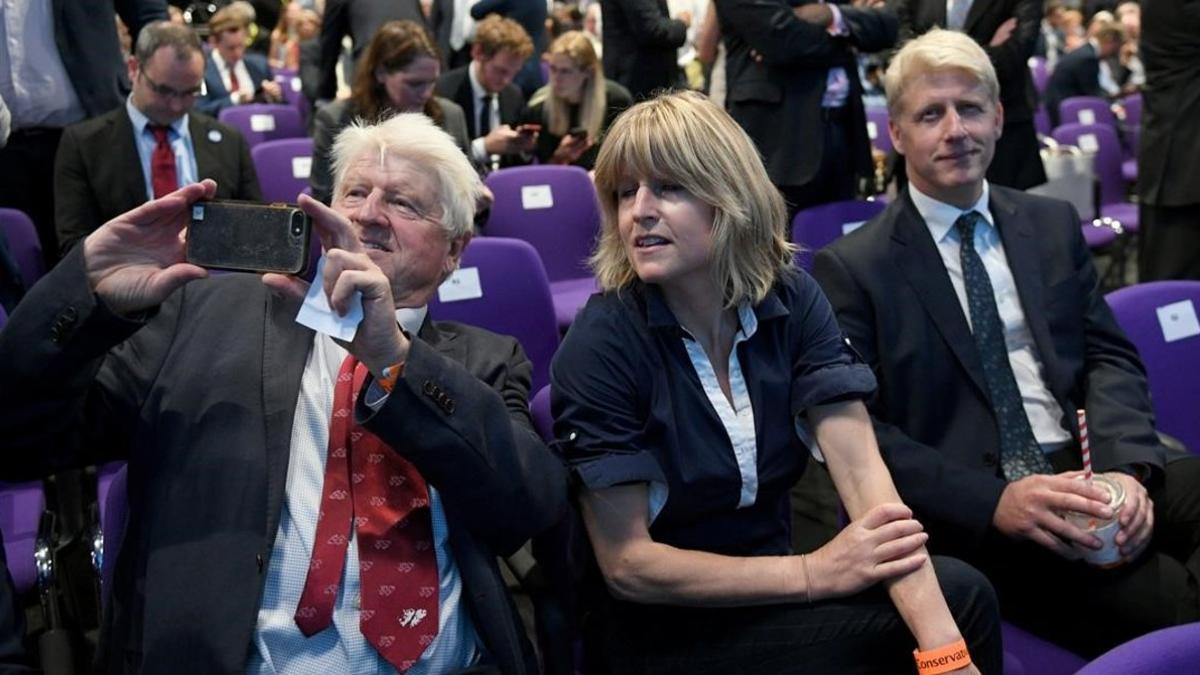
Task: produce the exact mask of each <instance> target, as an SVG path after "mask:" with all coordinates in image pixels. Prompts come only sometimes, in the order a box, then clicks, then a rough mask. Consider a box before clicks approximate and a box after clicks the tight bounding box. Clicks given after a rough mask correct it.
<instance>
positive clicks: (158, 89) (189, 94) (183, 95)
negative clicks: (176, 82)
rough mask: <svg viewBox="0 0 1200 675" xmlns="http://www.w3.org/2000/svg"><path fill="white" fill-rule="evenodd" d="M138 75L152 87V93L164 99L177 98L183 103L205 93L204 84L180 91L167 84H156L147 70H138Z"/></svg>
mask: <svg viewBox="0 0 1200 675" xmlns="http://www.w3.org/2000/svg"><path fill="white" fill-rule="evenodd" d="M138 75H140V76H141V77H142V78H143V79H145V80H146V83H147V84H149V85H150V91H152V92H154V94H155V95H156V96H161V97H163V98H177V99H179V100H181V101H186V100H189V99H193V98H195V97H197V96H199V95H201V94H203V93H204V83H203V82H201V83H200V84H199V85H198V86H195V87H192V88H191V89H186V90H184V91H180V90H178V89H176V88H174V87H168V86H167V85H165V84H159V83H157V82H155V81H154V80H152V79H150V76H149V75H147V74H146V71H145V70H138Z"/></svg>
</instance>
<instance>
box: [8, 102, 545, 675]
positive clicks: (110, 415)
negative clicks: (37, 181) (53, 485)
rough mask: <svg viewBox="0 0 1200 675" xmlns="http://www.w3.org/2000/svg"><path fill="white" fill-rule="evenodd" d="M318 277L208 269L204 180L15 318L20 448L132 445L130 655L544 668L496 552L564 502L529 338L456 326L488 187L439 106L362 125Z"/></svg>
mask: <svg viewBox="0 0 1200 675" xmlns="http://www.w3.org/2000/svg"><path fill="white" fill-rule="evenodd" d="M334 170H335V177H336V189H335V195H334V200H333V206H332V208H329V207H325V206H323V205H322V204H320V203H318V202H316V201H314V200H312V199H309V198H307V197H301V198H300V206H301V208H303V209H304V210H305V211H306V212H308V213H309V214H310V215H311V216H312V217H313V221H314V224H315V226H316V229H317V231H318V233H319V234H320V237H321V242H322V245H323V247H324V256H325V257H324V265H323V266H322V267H321V276H320V277H319V278H317V279H315V280H314V281H313V283H316V284H320V285H321V287H322V289H323V291H324V293H325V294H326V297H327V298H328V300H329V303H330V305H331V306H332V307H333V308H334V309H335V311H337V312H339V313H345V312H346V311H347V308H348V306H349V304H350V303H351V301H352V296H355V295H359V294H360V295H361V304H362V320H361V322H360V323H359V324H358V327H357V333H356V335H355V337H354V338H353V339H352V340H351V341H349V342H342V341H339V340H335V339H333V338H331V337H329V336H326V335H323V334H320V333H314V332H313V331H312V330H309V329H307V328H305V327H303V326H301V325H299V324H297V323H296V321H295V320H294V319H295V317H296V315H297V310H298V308H299V306H300V304H301V300H302V297H303V295H304V294H305V292H306V290H307V289H308V282H306V281H304V280H302V279H299V278H296V277H287V276H282V275H274V274H268V275H265V276H264V277H262V278H261V279H260V278H258V277H256V276H253V275H247V274H237V275H224V276H221V277H219V278H208V279H206V278H205V277H206V276H207V272H206V271H205V270H204V269H201V268H199V267H196V266H194V265H191V264H188V263H186V262H184V247H183V243H182V242H183V240H184V238H185V236H186V228H187V225H188V220H189V218H188V217H189V214H190V213H191V207H192V204H193V203H194V202H196V201H197V200H200V199H204V198H211V197H212V195H213V193H214V190H215V188H216V185H215V184H214V183H213V182H212V181H204V182H202V183H197V184H194V185H189V186H187V187H185V188H182V189H180V190H178V191H177V192H174V193H172V194H170V195H168V196H166V197H163V198H161V199H158V200H155V201H152V202H149V203H147V204H145V205H143V206H141V207H139V208H137V209H135V210H133V211H130V212H128V213H126V214H124V215H122V216H119V217H117V218H115V219H113V220H112V221H110V222H108V223H107V224H105V225H104V226H103V227H101V228H99V229H98V230H96V231H95V232H94V233H92V234H91V235H90V236H89V237H88V238H87V239H86V240H85V242H84V244H83V246H79V247H77V248H76V249H75V250H74V251H73V252H72V254H71V255H70V256H68V258H67V259H65V260H64V261H63V263H62V264H60V265H59V266H58V267H57V268H56V269H55V270H54V271H53V272H52V273H51V274H50V275H48V276H47V277H46V278H45V279H44V281H43V282H42V283H41V284H39V285H38V286H37V287H35V288H34V289H33V291H32V292H31V293H30V295H29V297H28V299H27V301H26V302H24V303H22V305H21V306H20V307H19V308H18V310H17V311H16V312H15V313H14V315H13V316H12V320H11V323H10V324H9V326H8V327H7V328H6V330H5V332H4V333H3V334H0V353H2V354H3V356H2V357H0V378H2V379H3V381H4V383H5V384H4V387H3V388H2V389H3V391H2V392H0V410H3V412H2V413H0V435H2V437H3V438H5V439H7V441H8V445H9V446H10V447H9V451H8V452H7V453H5V454H4V461H5V462H6V463H7V464H8V465H9V467H10V468H12V467H14V466H16V465H19V466H20V468H23V469H25V470H28V471H36V470H44V469H46V468H55V467H60V466H63V465H66V464H71V463H76V464H79V463H91V462H95V461H96V460H97V458H98V457H97V456H98V455H99V456H103V455H106V454H107V455H109V456H112V455H119V456H123V457H125V458H127V459H128V461H129V465H128V466H129V474H128V475H129V482H128V495H129V504H130V509H129V517H128V525H127V529H126V532H125V538H124V543H123V546H122V547H121V551H120V553H119V557H118V560H117V567H116V573H115V579H114V582H113V584H112V588H111V596H112V600H111V604H110V605H109V607H110V611H108V612H107V613H106V615H107V616H106V623H105V627H104V630H105V639H104V640H103V645H104V654H103V655H102V658H101V661H102V669H103V672H112V673H116V672H137V671H145V672H165V671H171V672H204V673H235V672H237V673H243V672H250V673H276V672H281V673H290V672H328V673H338V672H342V673H349V672H353V673H362V672H371V673H389V672H402V673H452V672H459V671H464V670H470V672H504V673H532V672H536V665H535V662H534V659H533V656H532V650H531V649H530V646H529V643H528V640H526V639H525V637H524V636H523V635H522V633H521V630H520V628H519V623H518V621H517V619H516V617H515V614H514V613H513V611H512V605H511V603H510V601H509V598H508V597H507V595H506V591H505V587H504V583H503V581H502V580H501V578H500V575H499V572H498V570H497V567H496V563H495V561H496V557H497V556H498V555H504V554H507V553H510V552H512V551H513V550H514V549H516V548H517V547H518V546H520V545H521V543H522V542H524V541H525V540H526V539H528V538H529V537H530V536H532V535H533V534H535V533H537V532H538V531H539V530H540V529H541V528H543V527H544V526H546V525H548V524H550V523H552V522H554V521H555V520H556V519H557V518H558V517H559V516H560V515H561V512H562V510H563V508H564V506H565V499H566V497H565V484H566V480H565V474H564V471H563V469H562V467H561V465H560V464H559V462H558V461H557V460H556V459H555V458H554V457H553V455H552V454H551V453H550V452H549V450H548V449H547V448H546V447H545V445H543V444H542V442H541V441H540V440H539V438H538V436H537V435H536V434H535V433H534V431H533V430H532V425H531V423H530V419H529V411H528V405H527V395H528V389H529V382H530V373H531V366H530V363H529V360H528V359H527V358H526V357H525V355H524V354H523V353H522V351H521V348H520V346H519V345H518V344H517V343H516V341H515V340H513V339H511V338H507V337H501V336H498V335H494V334H491V333H488V332H486V331H483V330H480V329H476V328H471V327H468V326H463V325H458V324H452V323H441V322H434V321H431V320H430V319H429V318H428V316H427V315H426V303H427V302H428V300H429V298H430V297H431V296H432V294H433V293H434V292H435V290H436V289H437V287H438V285H439V284H440V283H441V282H442V280H443V279H445V278H446V276H447V275H448V274H450V273H451V272H452V271H453V270H454V269H455V268H456V267H457V265H458V261H459V259H460V257H461V255H462V252H463V248H464V246H465V245H466V243H467V241H468V240H469V239H470V236H471V232H472V218H473V215H474V204H475V199H476V196H477V195H478V193H479V191H480V189H481V184H480V182H479V179H478V178H477V176H476V174H475V172H474V170H473V169H472V167H471V165H470V163H469V162H468V161H467V159H466V157H465V156H464V155H463V154H462V152H461V151H460V150H459V149H458V148H457V147H456V146H455V145H454V142H453V141H452V140H451V139H450V138H449V137H448V136H447V135H446V134H445V133H444V132H442V131H441V130H439V129H438V128H437V127H435V126H434V125H433V124H432V123H431V122H430V121H429V120H428V119H427V118H425V117H423V116H421V115H412V114H410V115H398V116H396V117H394V118H392V119H390V120H388V121H387V122H384V123H382V124H379V125H377V126H371V127H367V126H353V127H351V128H349V129H347V130H346V131H344V132H343V133H342V134H341V135H340V136H339V137H338V140H337V142H336V143H335V147H334Z"/></svg>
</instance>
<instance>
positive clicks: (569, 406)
mask: <svg viewBox="0 0 1200 675" xmlns="http://www.w3.org/2000/svg"><path fill="white" fill-rule="evenodd" d="M595 178H596V189H597V192H598V194H599V196H600V203H601V207H602V210H603V214H604V221H603V226H602V230H601V235H600V239H599V242H598V244H597V250H596V252H595V254H594V256H593V258H592V265H593V268H594V269H595V271H596V275H597V278H598V280H599V282H600V285H601V287H602V288H603V289H604V290H603V293H601V294H600V295H597V296H594V297H593V298H592V299H591V301H590V302H589V303H588V305H587V306H586V308H585V309H584V310H583V312H582V313H581V314H580V315H579V317H577V318H576V320H575V323H574V324H573V325H572V327H571V330H570V332H569V333H568V334H567V337H566V340H565V341H564V343H563V345H562V347H561V348H560V350H559V353H558V356H557V357H556V358H555V361H554V366H553V375H552V377H553V410H554V414H555V418H556V423H555V433H556V436H557V438H558V439H559V443H560V444H561V446H562V449H563V452H564V454H565V457H566V459H567V461H568V463H569V465H570V468H571V470H572V472H573V474H574V476H575V478H576V484H577V485H579V486H580V496H579V505H580V507H581V513H582V516H583V521H584V524H585V526H586V529H587V534H588V537H589V539H590V541H591V544H592V548H593V551H594V553H595V557H596V561H597V562H598V564H599V569H600V571H601V573H602V575H603V578H604V581H605V584H604V587H605V590H602V591H601V593H600V595H601V599H600V601H599V602H598V604H597V606H596V607H595V608H594V611H593V612H592V613H591V614H590V615H589V617H590V618H589V622H588V625H587V628H586V635H587V641H588V644H589V647H597V649H594V650H591V651H592V653H595V654H603V655H604V658H606V659H607V662H606V663H604V664H603V666H602V667H604V668H607V669H608V670H609V671H610V672H618V673H663V672H681V673H684V672H686V673H689V674H691V673H709V672H711V673H728V672H749V673H773V674H775V673H792V672H808V673H839V674H841V673H901V672H912V671H913V658H914V655H913V651H914V649H916V650H918V652H917V660H918V663H925V664H928V663H930V662H938V661H941V662H943V663H950V664H953V665H954V666H955V667H954V668H952V669H945V670H936V669H934V670H930V669H921V672H923V673H928V672H961V673H978V672H984V673H999V672H1000V669H1001V660H1002V658H1001V648H1000V636H999V614H998V610H997V606H996V600H995V595H994V594H993V592H992V590H991V587H990V586H989V585H988V582H987V580H986V579H985V578H984V577H983V576H982V575H981V574H980V573H979V572H977V571H976V570H974V569H973V568H971V567H969V566H967V565H966V564H964V563H961V562H959V561H957V560H952V559H948V558H933V559H931V558H930V557H929V556H928V555H927V554H926V552H925V548H924V543H925V541H926V539H927V537H926V535H925V534H924V532H922V528H921V525H920V523H918V522H917V521H915V520H913V519H912V517H911V511H910V510H909V509H908V508H907V507H905V506H904V505H903V504H902V503H901V502H900V497H899V496H898V494H897V493H896V490H895V487H894V486H893V484H892V480H891V477H890V475H889V474H888V471H887V469H886V468H885V466H884V464H883V461H882V459H881V458H880V454H879V451H878V448H877V446H876V443H875V436H874V433H873V431H872V427H871V421H870V419H869V418H868V415H867V411H866V408H865V406H864V405H863V403H862V399H863V398H865V397H867V396H870V395H871V394H872V392H873V391H874V389H875V378H874V377H873V375H872V374H871V371H870V369H869V368H868V367H867V366H865V365H864V364H863V363H862V362H861V361H860V360H859V359H858V358H857V357H856V356H855V354H854V352H853V351H852V350H851V349H850V348H849V347H848V346H847V345H846V343H845V342H844V341H843V339H842V334H841V332H840V331H839V329H838V325H837V322H836V320H835V319H834V315H833V312H832V310H831V309H830V306H829V303H828V301H826V299H825V296H824V295H823V294H822V293H821V291H820V289H819V288H818V287H817V285H816V283H815V282H814V281H813V280H812V279H811V278H810V277H809V276H807V275H806V274H804V273H802V272H800V271H798V270H796V269H795V268H794V267H793V264H792V255H793V249H792V246H791V245H789V244H788V243H787V242H786V241H785V240H784V239H783V237H782V235H781V232H782V231H783V228H782V227H780V223H781V222H782V221H783V219H784V217H785V211H784V204H783V199H782V197H781V196H780V194H779V192H778V191H777V190H776V189H775V188H774V187H773V186H772V185H771V182H770V180H769V179H768V177H767V174H766V171H765V169H764V168H763V165H762V161H761V159H760V158H759V155H758V153H757V152H756V151H755V149H754V145H753V143H752V142H751V140H750V138H749V137H748V136H747V135H746V134H745V132H743V131H742V129H741V128H740V127H739V126H738V125H737V124H736V123H735V122H734V121H733V119H732V118H731V117H729V115H728V114H726V113H725V111H724V110H722V109H720V108H718V107H717V106H716V105H714V104H713V103H711V102H710V101H708V100H707V99H705V98H704V97H703V96H700V95H698V94H694V93H677V94H671V95H667V96H663V97H660V98H657V99H653V100H650V101H647V102H644V103H640V104H638V105H636V106H634V107H633V108H631V109H629V110H628V111H626V112H625V113H624V114H623V115H622V116H621V117H619V118H618V119H617V121H616V122H615V123H614V125H613V127H612V129H611V130H610V131H609V133H608V135H607V137H606V138H605V141H604V147H603V148H602V149H601V151H600V155H599V158H598V159H597V162H596V169H595ZM810 453H812V454H813V455H816V456H818V458H821V457H822V456H823V459H824V461H825V462H826V463H827V464H828V466H829V469H830V473H831V474H832V476H833V479H834V483H835V485H836V486H837V488H838V492H839V494H840V496H841V498H842V501H843V503H844V504H845V507H846V511H847V512H848V514H849V516H850V518H851V519H852V522H851V523H850V525H848V526H847V527H846V528H845V529H844V530H843V531H842V532H841V533H840V534H839V535H838V536H837V537H836V538H834V539H833V541H831V542H830V543H828V544H826V545H825V546H823V547H821V548H819V549H817V550H816V551H813V552H811V553H808V554H805V555H795V552H793V551H792V550H791V547H790V536H789V529H790V523H789V514H790V511H789V500H788V491H789V489H790V488H791V486H792V485H793V484H794V483H795V482H796V479H797V478H798V477H799V476H800V475H801V474H802V473H803V471H804V467H805V465H806V463H807V461H808V455H809V454H810ZM939 582H940V584H941V586H940V588H939ZM972 660H973V661H974V663H972Z"/></svg>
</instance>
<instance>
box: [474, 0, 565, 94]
mask: <svg viewBox="0 0 1200 675" xmlns="http://www.w3.org/2000/svg"><path fill="white" fill-rule="evenodd" d="M490 14H499V15H500V16H503V17H507V18H509V19H512V20H513V21H516V22H517V23H519V24H521V28H524V29H525V33H526V34H527V35H529V39H530V40H531V41H532V42H533V53H532V54H531V55H530V56H529V58H527V59H525V64H524V65H523V66H521V71H520V72H519V73H517V76H516V78H514V81H515V84H516V85H517V87H518V88H520V90H521V96H522V97H523V98H525V99H528V98H529V97H530V96H533V92H535V91H537V90H538V89H540V88H541V87H542V85H543V84H545V82H544V81H543V79H542V58H541V57H542V53H543V52H545V51H546V47H547V46H549V43H548V42H547V40H546V2H545V0H479V2H476V3H475V4H474V5H472V6H471V18H473V19H475V20H476V21H482V20H483V19H484V18H485V17H487V16H488V15H490Z"/></svg>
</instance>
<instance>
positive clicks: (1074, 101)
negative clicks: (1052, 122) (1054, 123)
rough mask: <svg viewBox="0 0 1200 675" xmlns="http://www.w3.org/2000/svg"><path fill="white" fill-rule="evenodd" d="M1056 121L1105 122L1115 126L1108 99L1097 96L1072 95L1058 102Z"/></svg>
mask: <svg viewBox="0 0 1200 675" xmlns="http://www.w3.org/2000/svg"><path fill="white" fill-rule="evenodd" d="M1058 123H1059V125H1060V126H1061V125H1064V124H1107V125H1108V126H1110V127H1112V128H1113V129H1116V128H1117V116H1116V115H1114V114H1113V111H1112V108H1111V107H1110V106H1109V104H1108V101H1106V100H1104V99H1102V98H1100V97H1099V96H1072V97H1070V98H1064V99H1063V100H1062V101H1060V102H1059V104H1058Z"/></svg>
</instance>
